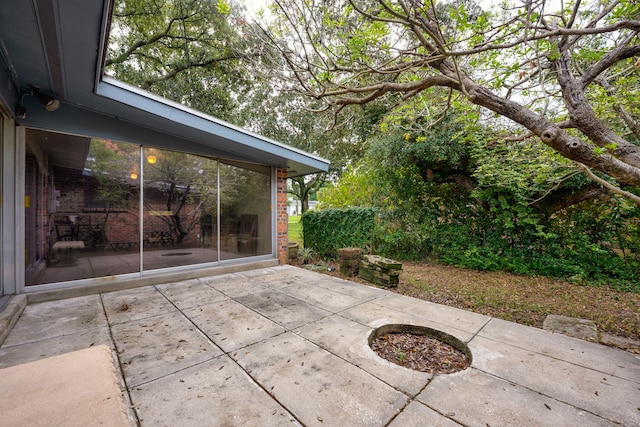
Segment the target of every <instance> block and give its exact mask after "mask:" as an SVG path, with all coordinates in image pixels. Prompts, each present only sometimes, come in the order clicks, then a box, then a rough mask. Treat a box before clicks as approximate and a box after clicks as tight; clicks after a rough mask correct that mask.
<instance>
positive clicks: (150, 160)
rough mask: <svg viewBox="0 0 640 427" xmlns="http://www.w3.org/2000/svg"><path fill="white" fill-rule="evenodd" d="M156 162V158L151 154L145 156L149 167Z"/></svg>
mask: <svg viewBox="0 0 640 427" xmlns="http://www.w3.org/2000/svg"><path fill="white" fill-rule="evenodd" d="M157 161H158V158H157V157H156V156H154V155H153V154H149V155H148V156H147V162H149V164H150V165H152V164H154V163H155V162H157Z"/></svg>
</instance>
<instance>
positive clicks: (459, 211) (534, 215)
mask: <svg viewBox="0 0 640 427" xmlns="http://www.w3.org/2000/svg"><path fill="white" fill-rule="evenodd" d="M437 135H438V134H437V133H431V134H429V136H427V137H426V138H420V141H418V138H417V137H409V138H406V137H405V135H403V134H402V133H400V132H396V133H389V134H387V135H384V136H382V137H380V138H379V139H378V141H377V142H373V143H372V145H371V148H370V150H369V152H368V157H367V162H363V163H361V164H360V165H359V166H358V167H354V168H353V169H352V170H351V171H350V172H349V173H348V174H345V176H344V178H343V179H341V180H340V181H338V183H337V185H336V187H335V189H333V190H332V193H331V194H330V196H331V197H326V198H324V195H323V199H322V200H323V202H324V203H325V205H327V206H341V203H343V202H345V201H347V202H349V203H353V202H354V201H356V200H358V198H356V197H354V194H353V193H358V192H360V191H361V190H359V189H358V188H359V187H358V186H357V185H356V186H355V187H354V190H353V191H352V192H350V188H351V186H352V185H353V184H354V183H358V182H363V183H364V182H366V183H368V188H367V190H368V193H367V194H370V196H367V197H368V200H367V201H368V202H369V203H368V205H369V206H374V207H375V208H376V209H377V212H378V215H377V221H376V227H375V230H374V248H375V251H376V253H379V254H381V255H385V256H388V257H391V258H395V259H415V260H420V259H425V258H430V259H433V260H437V261H439V262H445V263H448V264H452V265H456V266H460V267H466V268H473V269H479V270H503V271H510V272H514V273H516V274H527V275H545V276H551V277H563V278H570V279H571V280H574V281H578V282H582V283H606V284H608V285H610V286H612V287H614V288H618V289H624V290H631V291H636V292H640V283H639V282H638V279H637V278H636V276H637V271H639V269H640V234H639V233H640V222H639V221H638V218H639V217H640V208H638V207H637V206H635V205H634V204H633V203H631V202H630V201H628V200H626V199H622V198H617V197H616V198H612V199H610V200H609V202H607V203H603V202H602V200H600V199H597V200H592V201H591V202H587V203H582V204H579V205H575V206H571V207H568V208H565V209H562V210H560V211H558V212H556V213H554V214H552V215H548V214H545V213H542V212H541V211H539V210H536V209H535V203H532V200H534V199H536V198H541V197H543V196H544V195H545V194H546V193H549V192H552V190H553V189H554V188H556V187H562V188H575V189H577V190H579V189H580V187H581V186H582V185H584V183H585V181H584V179H583V178H581V177H580V176H577V175H574V174H573V172H572V171H571V170H570V169H568V168H567V167H566V164H565V162H564V161H563V160H562V159H559V161H558V158H557V156H556V155H555V154H553V153H551V152H549V151H548V150H547V149H546V148H545V147H542V146H541V147H535V146H533V147H530V148H529V150H531V151H530V152H529V154H528V155H526V156H523V157H520V159H521V160H520V163H521V164H522V165H523V167H521V168H516V167H513V168H511V167H509V165H511V164H512V162H513V161H514V156H515V155H514V154H513V153H511V152H510V151H509V149H508V145H502V144H496V143H494V144H493V146H492V147H490V150H491V151H490V152H493V153H495V154H496V155H495V157H491V156H489V155H487V156H475V159H474V160H470V161H469V162H468V163H467V165H468V167H469V173H471V172H475V176H476V177H478V179H479V183H482V185H479V183H478V182H477V183H476V185H475V186H474V187H473V188H471V189H467V190H465V189H464V187H462V186H460V185H458V184H457V183H456V182H447V181H446V180H445V179H444V178H445V177H446V173H447V172H448V171H449V169H451V166H452V165H449V164H448V163H447V162H446V159H447V155H448V156H449V158H452V159H455V160H456V162H459V163H460V159H469V158H470V157H471V158H473V157H474V155H471V156H468V153H469V152H471V153H473V150H474V149H475V148H474V146H473V145H472V143H471V141H472V140H473V138H470V137H469V136H468V135H467V137H466V138H465V144H466V145H465V146H461V147H448V148H447V146H448V145H449V144H453V141H452V139H451V138H454V137H455V135H448V136H443V135H440V137H441V138H440V139H438V138H437V137H436V136H437ZM477 140H478V141H479V142H481V143H482V144H485V143H484V142H483V138H477ZM470 144H471V145H470ZM439 145H441V146H439ZM465 147H467V148H465ZM465 150H468V151H466V152H465ZM438 153H440V154H438ZM443 153H448V154H443ZM525 153H526V151H525ZM505 157H508V160H507V159H505ZM428 166H431V167H433V168H434V176H432V177H431V178H429V177H427V176H426V175H425V173H424V169H425V168H426V167H428ZM460 172H461V170H458V173H460Z"/></svg>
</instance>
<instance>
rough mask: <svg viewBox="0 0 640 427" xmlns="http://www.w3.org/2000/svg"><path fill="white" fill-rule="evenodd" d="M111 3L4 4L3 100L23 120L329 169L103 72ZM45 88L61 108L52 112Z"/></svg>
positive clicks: (19, 0)
mask: <svg viewBox="0 0 640 427" xmlns="http://www.w3.org/2000/svg"><path fill="white" fill-rule="evenodd" d="M111 7H112V5H111V1H110V0H82V1H74V2H71V1H63V0H7V1H3V2H2V4H0V104H2V106H3V108H4V109H6V110H7V111H8V112H9V114H12V115H13V117H14V118H15V119H16V121H17V123H18V124H20V125H23V126H26V127H29V128H34V129H40V130H47V131H52V132H59V133H66V134H71V135H79V136H90V137H98V138H105V139H112V140H117V141H124V142H131V143H137V144H142V145H146V146H150V147H157V148H164V149H169V150H178V151H183V152H189V153H193V154H201V155H205V156H210V157H217V158H221V159H228V160H237V161H244V162H253V163H261V164H267V165H272V166H280V167H286V168H287V170H288V173H289V176H299V175H306V174H309V173H315V172H322V171H327V170H328V165H329V162H328V161H327V160H325V159H322V158H320V157H318V156H315V155H313V154H310V153H307V152H304V151H302V150H298V149H296V148H293V147H290V146H287V145H285V144H282V143H279V142H277V141H274V140H271V139H268V138H265V137H263V136H260V135H257V134H255V133H252V132H249V131H247V130H244V129H241V128H239V127H237V126H234V125H232V124H229V123H226V122H223V121H221V120H218V119H216V118H214V117H211V116H208V115H205V114H203V113H200V112H198V111H195V110H193V109H189V108H186V107H184V106H182V105H180V104H177V103H174V102H171V101H168V100H166V99H164V98H161V97H158V96H155V95H153V94H150V93H148V92H145V91H143V90H141V89H138V88H136V87H133V86H130V85H127V84H124V83H122V82H119V81H117V80H113V79H110V78H107V77H104V76H103V74H102V64H103V58H102V53H103V52H104V51H105V43H106V37H107V32H108V22H109V19H108V18H109V13H110V10H111ZM39 94H43V95H51V96H53V97H55V98H56V99H58V100H60V101H61V104H60V107H59V108H58V109H57V110H56V111H47V110H46V109H45V108H44V106H43V105H42V104H41V103H40V99H39V96H38V95H39ZM18 106H20V107H23V108H24V111H25V112H26V116H25V117H24V118H19V117H16V114H15V112H16V107H18Z"/></svg>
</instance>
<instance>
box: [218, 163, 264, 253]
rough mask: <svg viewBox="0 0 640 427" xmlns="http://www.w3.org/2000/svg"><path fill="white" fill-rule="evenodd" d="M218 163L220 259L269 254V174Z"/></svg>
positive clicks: (256, 168) (261, 170) (258, 167)
mask: <svg viewBox="0 0 640 427" xmlns="http://www.w3.org/2000/svg"><path fill="white" fill-rule="evenodd" d="M253 169H254V170H250V169H247V168H244V167H240V166H232V165H229V164H224V163H220V259H221V260H226V259H234V258H242V257H248V256H255V255H267V254H271V252H272V245H271V175H270V171H269V168H266V167H261V166H256V167H255V168H253Z"/></svg>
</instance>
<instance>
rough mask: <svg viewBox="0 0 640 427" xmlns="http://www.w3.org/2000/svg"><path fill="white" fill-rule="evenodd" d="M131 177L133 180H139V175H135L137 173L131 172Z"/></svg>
mask: <svg viewBox="0 0 640 427" xmlns="http://www.w3.org/2000/svg"><path fill="white" fill-rule="evenodd" d="M129 177H130V178H131V179H138V174H137V173H135V172H131V175H129Z"/></svg>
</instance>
